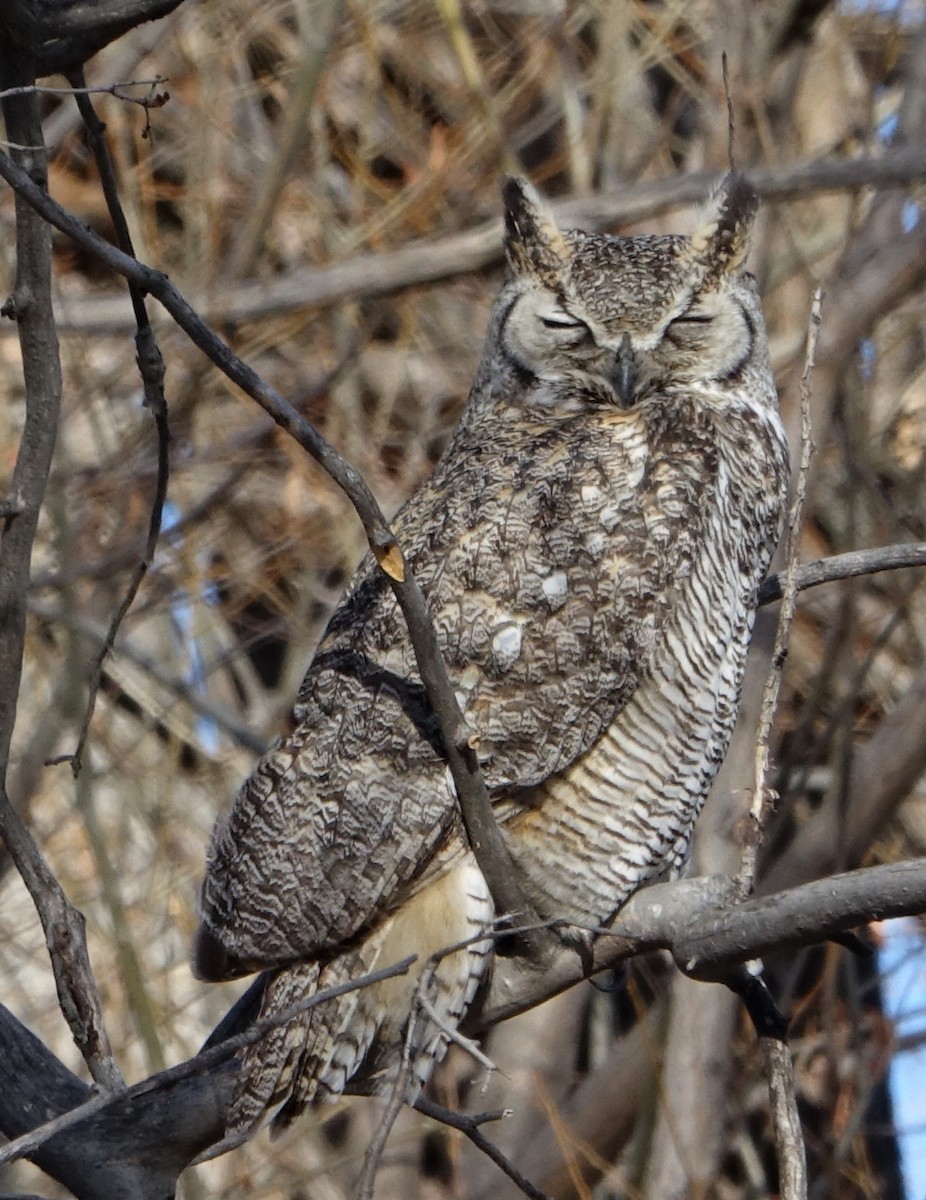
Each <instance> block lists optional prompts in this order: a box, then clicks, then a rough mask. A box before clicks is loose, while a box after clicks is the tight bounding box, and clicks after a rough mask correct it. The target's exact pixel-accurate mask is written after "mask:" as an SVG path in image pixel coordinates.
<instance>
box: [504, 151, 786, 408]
mask: <svg viewBox="0 0 926 1200" xmlns="http://www.w3.org/2000/svg"><path fill="white" fill-rule="evenodd" d="M504 199H505V228H506V249H507V254H508V261H509V264H510V266H511V270H512V279H511V281H510V282H509V285H508V287H507V288H506V299H505V304H506V306H507V309H506V311H505V313H504V316H503V319H502V324H501V329H500V333H501V342H502V348H503V352H504V353H505V354H506V356H508V357H509V358H510V360H511V361H512V363H513V364H514V365H515V366H516V368H517V369H518V370H519V371H520V372H522V373H523V372H527V373H529V375H530V376H531V377H532V378H534V379H536V380H537V381H539V382H540V383H541V384H543V383H548V384H550V385H554V386H555V385H561V384H562V383H563V381H564V380H568V381H570V382H571V384H572V385H573V386H574V385H575V384H576V383H577V382H578V383H579V384H580V392H586V390H587V395H588V397H590V398H591V399H592V400H593V401H594V402H597V403H602V402H603V403H608V402H613V403H615V404H618V405H621V406H623V407H629V406H631V405H633V404H634V403H636V402H638V401H639V400H641V399H644V398H645V397H646V396H647V395H651V394H654V393H655V392H657V391H658V392H664V391H666V389H671V388H672V387H673V386H679V387H691V386H692V385H698V386H699V387H701V388H702V389H706V391H707V393H708V394H711V393H713V392H717V393H718V394H719V393H721V392H722V391H723V389H725V388H730V389H731V391H732V390H733V389H738V388H741V387H742V386H743V385H744V384H745V383H747V382H749V379H748V376H749V375H750V374H752V373H753V372H756V373H760V372H761V373H764V375H765V376H766V377H767V376H768V360H767V349H766V338H765V329H764V324H763V321H762V313H761V308H760V306H759V301H758V295H757V292H756V288H755V282H754V280H753V279H752V277H751V276H750V275H748V274H746V273H745V272H744V271H743V270H742V266H743V262H744V260H745V258H746V253H747V250H748V248H749V235H750V232H751V229H752V224H753V219H754V217H755V213H756V208H757V206H758V200H757V197H756V193H755V191H754V190H753V188H752V186H751V185H750V184H749V183H748V182H747V180H746V179H744V178H743V176H741V175H735V174H731V175H728V176H727V177H726V179H725V180H724V181H723V183H722V184H721V185H720V187H719V189H718V190H717V192H716V193H715V194H714V195H713V196H712V197H711V198H710V200H709V201H708V202H707V204H706V205H705V208H704V211H703V213H702V217H701V220H700V223H699V227H698V229H697V230H696V232H695V233H694V234H693V236H691V237H679V236H650V237H605V236H600V235H598V234H590V233H582V232H580V231H578V230H571V229H567V230H560V229H559V228H558V227H557V225H556V222H555V220H554V218H553V215H552V213H551V212H550V210H549V209H548V208H547V206H546V205H545V204H544V202H543V201H542V200H541V198H540V197H539V195H538V194H537V192H535V190H534V189H533V188H532V187H531V185H530V184H529V183H527V182H526V181H525V180H522V179H508V180H507V181H506V182H505V186H504ZM582 384H587V389H586V388H585V387H584V386H581V385H582ZM541 390H543V389H541ZM550 394H551V395H553V394H554V393H553V391H552V390H551V391H550Z"/></svg>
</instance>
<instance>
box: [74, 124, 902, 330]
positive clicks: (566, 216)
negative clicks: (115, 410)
mask: <svg viewBox="0 0 926 1200" xmlns="http://www.w3.org/2000/svg"><path fill="white" fill-rule="evenodd" d="M924 176H926V152H924V151H923V150H922V149H921V148H915V147H913V148H903V149H899V150H887V151H885V152H884V153H883V154H882V155H879V156H878V157H872V158H857V159H850V160H846V161H838V160H834V159H832V158H829V159H822V160H821V159H812V160H810V161H807V162H801V163H794V164H792V165H789V166H784V167H766V168H758V167H757V168H755V169H751V170H750V172H749V178H750V181H751V182H752V184H753V185H754V186H755V188H756V191H757V192H758V193H759V196H760V197H761V198H762V199H763V200H765V201H767V202H773V203H774V202H778V201H785V200H789V199H792V198H793V197H795V196H806V195H813V194H816V193H819V192H828V191H856V190H858V189H860V188H864V187H875V188H892V187H903V186H904V185H907V184H911V183H915V182H917V181H918V180H921V179H922V178H923V177H924ZM720 179H721V175H720V174H719V173H717V172H713V171H698V172H694V173H692V174H687V175H678V176H674V177H672V178H670V179H663V180H660V181H658V182H656V183H650V182H647V183H642V184H635V185H633V186H632V187H622V188H621V190H620V191H619V192H606V193H597V194H595V195H588V196H582V197H580V198H576V199H572V200H566V201H562V202H560V203H558V204H554V205H553V209H554V211H555V213H556V216H557V219H558V221H559V222H561V223H562V224H565V225H574V226H579V227H581V228H583V229H589V230H605V229H613V228H615V227H616V226H619V225H621V224H622V223H626V222H628V221H639V220H643V219H645V218H647V217H651V216H654V215H656V214H658V213H661V212H665V211H666V210H668V209H671V208H676V207H679V206H681V205H687V204H696V203H699V202H700V201H701V200H703V199H704V197H705V196H706V195H707V194H708V193H709V192H710V190H711V189H712V188H714V187H716V186H717V184H718V183H719V182H720ZM501 260H502V225H501V221H498V220H492V221H489V222H486V223H484V224H482V225H480V226H478V227H477V228H475V229H471V230H467V231H466V232H464V233H456V234H452V235H450V236H448V237H441V238H428V239H426V240H422V241H419V242H412V243H410V244H409V245H407V246H403V247H402V248H401V249H399V250H386V251H377V252H375V253H373V252H371V253H363V254H358V255H356V256H355V257H353V258H350V259H347V260H346V261H344V262H338V263H332V264H331V265H330V266H325V267H308V268H303V269H299V270H294V271H291V272H289V273H288V274H284V275H282V276H281V277H280V278H278V279H276V280H273V281H271V282H265V281H263V280H261V281H260V282H254V283H244V284H240V285H238V286H237V287H231V288H228V289H224V290H223V292H222V294H221V295H220V296H218V297H215V296H212V297H205V296H198V295H196V294H195V293H193V294H192V295H191V297H190V300H191V303H192V304H193V305H194V306H196V307H198V308H200V309H201V310H203V311H205V312H206V313H207V314H208V316H209V318H210V320H211V321H212V322H213V323H214V324H220V323H221V322H223V321H240V320H251V319H256V318H259V317H263V316H268V315H270V314H273V313H282V312H289V311H292V310H294V309H305V308H328V307H331V306H333V305H336V304H341V303H343V302H344V301H346V300H356V299H360V298H363V299H367V298H370V297H373V296H383V295H389V294H392V293H394V292H398V291H402V290H403V289H405V288H409V287H415V286H418V285H420V284H428V283H437V282H439V281H440V280H445V279H451V278H453V277H454V276H456V275H461V274H469V273H471V272H473V271H480V270H483V269H485V268H486V267H490V266H494V265H496V264H498V263H500V262H501ZM56 315H57V318H58V327H59V329H61V330H89V329H92V330H97V331H102V330H108V331H112V332H115V331H119V330H127V329H129V328H131V311H130V309H129V307H128V305H127V304H126V303H125V301H124V299H122V298H120V297H99V298H95V297H92V296H89V297H85V298H82V299H81V301H80V304H79V305H75V306H70V307H69V306H65V305H61V306H60V307H59V309H58V310H57V312H56Z"/></svg>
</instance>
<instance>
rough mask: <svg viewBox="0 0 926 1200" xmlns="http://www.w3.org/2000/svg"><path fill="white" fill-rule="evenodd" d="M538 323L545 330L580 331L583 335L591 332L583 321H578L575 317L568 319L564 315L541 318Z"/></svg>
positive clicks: (567, 316) (568, 317)
mask: <svg viewBox="0 0 926 1200" xmlns="http://www.w3.org/2000/svg"><path fill="white" fill-rule="evenodd" d="M540 323H541V325H543V326H544V327H545V328H546V329H581V330H583V331H584V332H585V333H590V332H591V330H590V329H589V327H588V326H587V325H586V324H585V322H584V321H580V320H578V319H577V318H576V317H570V316H569V315H568V314H566V313H563V315H562V316H560V315H559V314H557V315H555V316H551V317H541V318H540Z"/></svg>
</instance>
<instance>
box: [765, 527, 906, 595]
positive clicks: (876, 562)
mask: <svg viewBox="0 0 926 1200" xmlns="http://www.w3.org/2000/svg"><path fill="white" fill-rule="evenodd" d="M924 566H926V542H909V543H902V544H900V545H897V546H879V547H877V548H876V549H874V550H850V551H849V552H848V553H847V554H834V555H833V556H832V557H830V558H818V559H815V560H814V562H811V563H805V564H804V566H802V567H798V568H797V570H796V571H795V573H794V586H795V589H796V590H797V591H799V592H803V591H806V590H807V588H813V587H819V586H820V584H821V583H833V582H834V581H835V580H838V579H853V578H855V576H857V575H877V574H878V572H879V571H902V570H904V569H905V568H907V567H924ZM782 590H783V581H782V576H781V574H775V575H769V577H768V579H766V581H765V583H763V584H762V587H761V588H760V589H759V604H760V605H762V604H773V603H774V602H775V601H776V600H780V599H781V597H782Z"/></svg>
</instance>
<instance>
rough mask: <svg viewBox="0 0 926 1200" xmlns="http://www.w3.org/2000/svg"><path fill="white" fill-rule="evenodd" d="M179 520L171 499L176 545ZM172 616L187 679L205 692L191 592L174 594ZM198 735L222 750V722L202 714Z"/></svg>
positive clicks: (171, 536) (210, 748) (165, 527)
mask: <svg viewBox="0 0 926 1200" xmlns="http://www.w3.org/2000/svg"><path fill="white" fill-rule="evenodd" d="M179 521H180V510H179V509H178V508H177V506H176V505H175V504H173V503H172V502H171V501H169V500H168V501H167V502H166V503H165V505H164V514H163V517H162V521H161V529H162V533H163V536H164V537H165V539H166V540H167V541H170V542H172V543H173V544H174V545H179V544H180V543H182V541H183V535H182V533H179V532H178V531H175V529H174V527H175V526H176V525H177V524H178V523H179ZM203 599H204V600H205V602H206V603H207V604H209V603H214V598H213V597H204V598H203ZM170 619H171V624H172V625H173V627H174V630H175V631H176V634H177V638H178V640H179V642H180V644H181V647H182V649H183V651H184V653H185V654H186V655H187V659H188V663H189V666H188V668H187V672H186V681H187V683H189V684H190V686H191V687H192V688H194V689H195V690H196V691H197V692H200V693H205V691H206V664H205V660H204V658H203V653H202V647H201V646H200V644H199V641H198V639H197V637H196V611H195V609H194V606H193V603H192V601H191V600H190V597H189V594H188V593H187V592H185V591H182V590H178V591H177V592H176V593H175V594H174V597H173V599H172V600H171V604H170ZM196 736H197V738H198V740H199V744H200V746H201V747H202V749H203V750H204V751H205V753H206V754H217V753H218V751H219V748H220V745H221V739H220V737H219V729H218V726H217V725H216V723H215V721H213V720H212V718H211V717H204V716H199V717H197V718H196Z"/></svg>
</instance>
